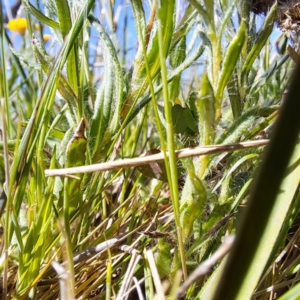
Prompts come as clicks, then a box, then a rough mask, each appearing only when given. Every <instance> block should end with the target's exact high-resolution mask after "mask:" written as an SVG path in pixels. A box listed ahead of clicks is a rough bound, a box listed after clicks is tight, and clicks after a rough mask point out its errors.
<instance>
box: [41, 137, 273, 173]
mask: <svg viewBox="0 0 300 300" xmlns="http://www.w3.org/2000/svg"><path fill="white" fill-rule="evenodd" d="M268 142H269V140H259V141H247V142H240V143H236V144H228V145H210V146H204V147H195V148H185V149H181V150H177V151H175V154H176V157H177V159H182V158H188V157H193V156H200V155H208V154H216V153H222V152H232V151H236V150H241V149H247V148H256V147H261V146H265V145H266V144H268ZM166 155H167V156H169V153H168V152H167V153H166ZM163 160H164V154H163V153H158V154H153V155H148V156H143V157H136V158H127V159H121V160H116V161H113V162H104V163H99V164H93V165H88V166H80V167H73V168H64V169H48V170H45V175H46V176H69V175H72V174H78V173H91V172H98V171H108V170H114V169H121V168H130V167H136V166H141V165H145V164H150V163H153V162H158V161H163Z"/></svg>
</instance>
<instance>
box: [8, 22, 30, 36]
mask: <svg viewBox="0 0 300 300" xmlns="http://www.w3.org/2000/svg"><path fill="white" fill-rule="evenodd" d="M26 27H27V21H26V19H24V18H18V19H12V20H10V21H9V22H8V24H7V28H8V29H9V30H10V31H15V32H18V33H19V34H21V35H24V33H25V31H26Z"/></svg>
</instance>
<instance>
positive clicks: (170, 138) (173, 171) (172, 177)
mask: <svg viewBox="0 0 300 300" xmlns="http://www.w3.org/2000/svg"><path fill="white" fill-rule="evenodd" d="M158 21H159V25H158V39H159V43H158V44H159V57H160V67H161V77H162V83H163V98H164V108H165V116H166V128H167V145H168V151H169V164H170V173H169V174H168V175H169V176H168V181H169V185H170V190H171V197H172V204H173V209H174V217H175V223H176V228H177V238H178V244H179V251H180V257H181V267H182V270H183V276H184V279H186V278H187V269H186V260H185V255H184V252H185V251H184V245H183V239H182V229H181V226H180V210H179V194H178V174H177V167H176V155H175V142H174V129H173V121H172V113H171V109H172V106H171V102H170V101H169V91H168V80H167V67H166V58H165V55H164V48H163V47H164V45H163V32H162V30H163V29H162V26H161V20H160V17H159V18H158Z"/></svg>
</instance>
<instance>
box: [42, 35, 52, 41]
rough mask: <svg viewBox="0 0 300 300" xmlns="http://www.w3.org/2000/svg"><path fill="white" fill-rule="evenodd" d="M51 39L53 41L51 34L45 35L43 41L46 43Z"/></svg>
mask: <svg viewBox="0 0 300 300" xmlns="http://www.w3.org/2000/svg"><path fill="white" fill-rule="evenodd" d="M50 39H51V36H50V34H44V35H43V40H44V42H48V41H49V40H50Z"/></svg>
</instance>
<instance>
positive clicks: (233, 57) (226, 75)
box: [215, 21, 246, 120]
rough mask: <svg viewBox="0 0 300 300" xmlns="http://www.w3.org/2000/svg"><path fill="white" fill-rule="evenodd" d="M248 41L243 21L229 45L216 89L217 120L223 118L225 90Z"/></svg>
mask: <svg viewBox="0 0 300 300" xmlns="http://www.w3.org/2000/svg"><path fill="white" fill-rule="evenodd" d="M245 40H246V25H245V23H244V22H243V21H242V22H241V24H240V28H239V30H238V32H237V34H236V36H235V37H234V38H233V40H232V41H231V43H230V44H229V46H228V48H227V51H226V53H225V57H224V60H223V65H222V69H221V73H220V76H219V80H218V84H217V89H216V95H215V98H216V104H215V107H216V119H217V120H218V119H219V118H220V117H221V104H222V98H223V92H224V89H225V87H226V85H227V83H228V81H229V79H230V78H231V75H232V72H233V70H234V68H235V67H236V64H237V61H238V59H239V56H240V53H241V51H242V48H243V45H244V43H245Z"/></svg>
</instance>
